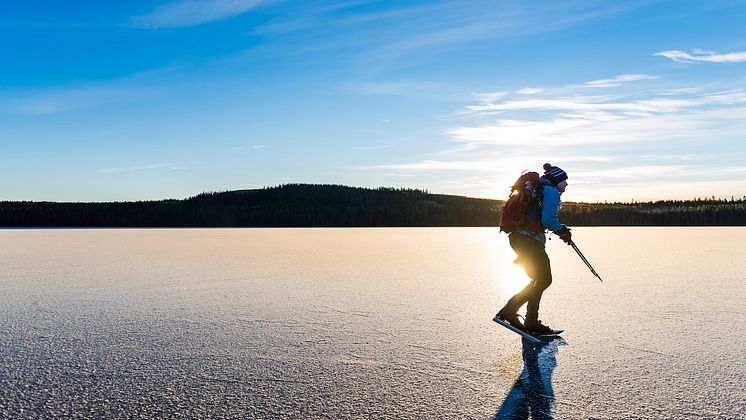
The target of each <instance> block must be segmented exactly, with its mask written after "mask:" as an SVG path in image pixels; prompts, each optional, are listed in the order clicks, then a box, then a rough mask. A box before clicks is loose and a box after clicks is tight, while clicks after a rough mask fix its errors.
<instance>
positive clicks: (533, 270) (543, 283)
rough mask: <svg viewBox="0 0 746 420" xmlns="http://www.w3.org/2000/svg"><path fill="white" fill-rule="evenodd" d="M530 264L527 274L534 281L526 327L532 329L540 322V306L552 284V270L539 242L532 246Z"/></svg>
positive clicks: (527, 267) (529, 295)
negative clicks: (545, 292)
mask: <svg viewBox="0 0 746 420" xmlns="http://www.w3.org/2000/svg"><path fill="white" fill-rule="evenodd" d="M530 246H532V247H533V251H532V252H531V261H530V264H529V265H527V266H526V273H528V275H529V277H531V278H532V279H533V281H532V282H531V286H532V288H531V292H530V293H528V295H527V297H528V300H527V302H528V305H527V307H526V327H527V328H528V327H532V326H535V325H536V324H537V321H538V320H539V304H540V303H541V296H542V294H543V293H544V290H546V289H547V287H549V286H550V285H551V284H552V268H551V265H550V263H549V256H547V253H546V250H545V249H544V246H543V245H542V244H540V243H538V242H536V244H531V245H530Z"/></svg>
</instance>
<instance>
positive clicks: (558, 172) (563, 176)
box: [544, 163, 567, 185]
mask: <svg viewBox="0 0 746 420" xmlns="http://www.w3.org/2000/svg"><path fill="white" fill-rule="evenodd" d="M544 176H545V177H547V178H549V180H550V181H552V182H554V184H555V185H556V184H559V183H560V182H562V181H566V180H567V173H565V171H563V170H562V169H560V168H558V167H556V166H552V165H550V164H548V163H545V164H544Z"/></svg>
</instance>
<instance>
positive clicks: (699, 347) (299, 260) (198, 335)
mask: <svg viewBox="0 0 746 420" xmlns="http://www.w3.org/2000/svg"><path fill="white" fill-rule="evenodd" d="M744 234H746V230H745V229H743V228H577V229H574V230H573V237H574V239H575V241H576V243H577V244H578V246H579V247H580V249H581V250H582V251H583V253H584V254H585V255H586V257H587V258H588V259H589V260H590V262H591V263H592V264H593V265H594V267H595V268H596V270H597V271H598V272H599V273H600V274H601V276H602V277H603V278H604V283H601V282H599V281H598V280H597V279H596V278H594V277H593V276H592V275H591V274H590V272H589V271H588V269H587V268H586V266H585V265H584V264H583V263H582V261H581V260H580V259H579V258H578V257H577V255H575V253H574V252H573V251H572V249H571V248H569V247H567V246H566V245H564V244H563V243H562V242H561V241H559V240H553V241H551V242H550V243H549V244H548V252H549V254H550V258H551V259H552V264H553V271H554V283H553V284H552V286H551V287H550V288H549V289H548V290H547V291H546V292H545V295H544V300H543V301H542V308H541V318H542V320H544V322H545V323H546V324H548V325H550V326H552V327H557V328H563V329H565V330H566V331H565V333H563V335H562V337H563V340H557V341H553V342H551V343H549V344H546V345H544V346H541V347H538V348H535V349H534V348H531V347H530V346H526V347H524V345H523V344H522V342H521V339H520V337H518V336H517V335H516V334H513V333H511V332H510V331H507V330H506V329H505V328H502V327H500V326H498V325H496V324H495V323H494V322H493V321H492V317H493V316H494V314H495V312H496V311H497V309H499V308H500V306H502V304H503V303H504V302H505V300H506V299H507V298H508V297H509V296H510V295H512V294H513V293H514V292H516V291H517V290H519V289H520V288H521V287H522V286H523V285H524V284H525V282H526V281H527V280H526V277H525V275H523V274H522V273H521V271H520V270H519V269H518V268H517V267H516V266H514V265H513V264H512V261H513V258H514V255H513V253H512V251H511V250H510V249H509V246H508V244H507V239H506V237H505V235H500V234H498V232H497V230H496V229H488V228H484V229H480V228H465V229H460V228H459V229H235V230H28V231H0V261H2V278H1V279H0V413H2V415H1V416H2V417H22V416H27V417H50V416H70V415H77V416H81V417H97V416H98V417H116V416H119V417H122V416H127V417H130V416H132V417H180V416H181V417H197V416H199V417H206V416H211V417H248V418H256V417H264V418H277V417H312V418H313V417H332V418H360V417H369V418H370V417H373V418H375V417H387V418H493V417H497V418H529V417H532V418H551V417H555V418H562V419H564V418H744V417H746V391H745V389H746V388H745V387H744V384H745V383H746V327H744V324H745V322H746V316H745V315H746V310H744V307H743V303H744V301H746V292H745V291H744V290H745V289H744V280H745V277H746V275H745V274H744V272H746V236H744Z"/></svg>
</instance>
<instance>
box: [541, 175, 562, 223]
mask: <svg viewBox="0 0 746 420" xmlns="http://www.w3.org/2000/svg"><path fill="white" fill-rule="evenodd" d="M541 183H542V185H543V186H544V202H543V203H542V205H541V224H542V225H544V227H545V228H547V229H549V230H551V231H552V232H554V233H556V234H559V233H560V232H562V231H563V230H565V225H563V224H562V223H560V221H559V219H558V218H557V212H558V211H559V209H560V205H561V201H560V192H559V190H558V189H557V187H555V186H554V184H552V183H551V182H549V181H546V180H544V179H543V178H542V180H541Z"/></svg>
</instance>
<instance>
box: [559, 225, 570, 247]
mask: <svg viewBox="0 0 746 420" xmlns="http://www.w3.org/2000/svg"><path fill="white" fill-rule="evenodd" d="M559 238H560V239H562V241H564V242H565V243H566V244H568V245H570V243H571V242H572V232H570V228H569V227H567V226H565V230H563V231H562V232H561V233H559Z"/></svg>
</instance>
